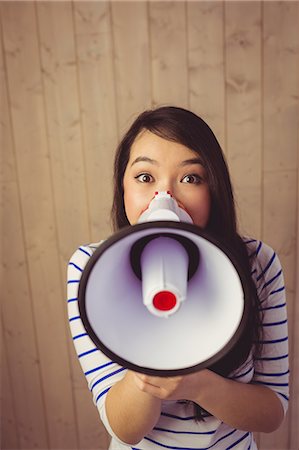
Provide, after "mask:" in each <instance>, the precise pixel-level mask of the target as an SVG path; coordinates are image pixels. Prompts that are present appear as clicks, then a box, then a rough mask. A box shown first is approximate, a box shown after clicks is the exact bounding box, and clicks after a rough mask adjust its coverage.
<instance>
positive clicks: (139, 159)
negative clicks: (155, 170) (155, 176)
mask: <svg viewBox="0 0 299 450" xmlns="http://www.w3.org/2000/svg"><path fill="white" fill-rule="evenodd" d="M139 162H149V163H151V164H155V165H156V166H157V165H158V161H156V160H155V159H151V158H148V157H147V156H138V158H136V159H134V161H133V162H132V164H131V167H132V166H133V165H134V164H136V163H139Z"/></svg>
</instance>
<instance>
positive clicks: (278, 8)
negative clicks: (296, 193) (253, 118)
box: [263, 1, 299, 170]
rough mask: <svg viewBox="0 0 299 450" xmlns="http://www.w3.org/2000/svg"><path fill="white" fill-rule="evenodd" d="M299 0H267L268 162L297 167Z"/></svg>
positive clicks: (273, 167) (278, 166)
mask: <svg viewBox="0 0 299 450" xmlns="http://www.w3.org/2000/svg"><path fill="white" fill-rule="evenodd" d="M298 9H299V5H298V2H284V1H280V2H264V3H263V15H264V28H263V44H264V64H263V70H264V84H263V90H264V119H263V120H264V163H265V168H266V170H277V169H291V170H294V169H295V168H296V167H297V159H298V153H297V152H298V148H297V145H296V142H297V139H298V54H299V43H298V23H299V17H298V14H299V13H298Z"/></svg>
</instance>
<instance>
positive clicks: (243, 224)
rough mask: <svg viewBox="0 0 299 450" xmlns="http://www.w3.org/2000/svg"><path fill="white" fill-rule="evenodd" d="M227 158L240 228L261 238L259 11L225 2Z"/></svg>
mask: <svg viewBox="0 0 299 450" xmlns="http://www.w3.org/2000/svg"><path fill="white" fill-rule="evenodd" d="M225 40H226V50H225V60H226V61H225V65H226V99H227V116H226V124H227V154H228V163H229V167H230V171H231V175H232V180H233V185H234V188H235V192H236V200H237V207H238V213H239V218H240V229H241V232H242V233H243V234H245V235H249V236H250V235H252V236H260V234H261V206H262V205H261V161H262V151H261V148H262V132H261V6H260V2H242V4H240V3H239V2H226V3H225Z"/></svg>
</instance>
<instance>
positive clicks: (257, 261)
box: [243, 238, 284, 298]
mask: <svg viewBox="0 0 299 450" xmlns="http://www.w3.org/2000/svg"><path fill="white" fill-rule="evenodd" d="M243 240H244V243H245V245H246V247H247V252H248V256H249V260H250V265H251V276H252V279H253V281H254V283H255V285H256V288H257V291H258V294H259V296H262V297H263V298H265V297H267V296H269V295H274V294H275V293H278V292H283V291H284V279H283V271H282V267H281V263H280V259H279V256H278V255H277V253H276V251H275V250H274V249H273V248H272V247H270V246H269V245H268V244H266V243H265V242H263V241H261V240H257V239H249V238H243Z"/></svg>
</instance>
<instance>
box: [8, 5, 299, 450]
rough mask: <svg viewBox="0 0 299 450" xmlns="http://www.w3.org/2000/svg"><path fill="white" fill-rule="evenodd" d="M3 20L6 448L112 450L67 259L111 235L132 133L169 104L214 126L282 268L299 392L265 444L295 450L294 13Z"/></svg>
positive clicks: (257, 231)
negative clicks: (69, 303) (80, 345)
mask: <svg viewBox="0 0 299 450" xmlns="http://www.w3.org/2000/svg"><path fill="white" fill-rule="evenodd" d="M0 12H1V23H2V29H1V39H2V47H0V76H1V80H0V81H1V86H0V88H1V92H0V96H1V109H0V113H1V118H0V125H1V136H0V138H1V142H0V147H1V167H0V171H1V173H0V175H1V207H2V209H3V212H4V213H3V220H2V221H1V223H0V226H1V227H2V228H1V231H2V235H3V241H2V254H3V255H4V256H3V261H2V272H3V280H4V283H5V295H4V302H3V307H2V316H3V330H2V331H3V343H2V347H3V348H2V366H1V369H2V381H1V382H2V389H1V395H2V398H1V401H2V411H3V412H4V414H3V417H2V426H3V437H2V441H1V447H2V448H3V449H4V450H5V449H7V450H8V449H13V448H14V449H16V448H20V449H27V450H29V449H33V448H38V449H43V450H44V449H47V448H49V449H50V448H51V449H53V450H62V449H67V448H69V449H75V448H77V449H82V450H87V449H90V450H91V449H95V448H97V449H99V450H107V448H108V442H109V438H108V435H107V433H106V431H105V430H104V428H103V426H102V424H101V422H100V419H99V416H98V412H97V409H96V408H95V407H94V405H93V402H92V398H91V394H90V392H89V391H88V389H87V386H86V381H85V377H84V376H83V374H82V371H81V369H80V367H79V363H78V360H77V357H76V356H75V352H74V349H73V345H72V342H71V339H70V334H69V330H68V323H67V317H66V301H65V269H66V263H67V261H68V259H69V257H70V255H71V253H72V252H73V251H74V250H75V248H76V247H77V245H78V244H81V243H86V242H87V241H90V240H91V241H98V240H100V239H102V238H105V237H106V236H107V235H108V234H110V221H109V212H110V205H111V199H112V189H111V188H112V165H113V156H114V151H115V147H116V144H117V142H118V140H119V138H120V136H121V135H122V133H123V131H124V130H125V129H126V128H127V127H128V126H129V125H130V124H131V122H132V120H133V119H134V118H135V117H136V115H137V114H138V113H140V112H141V111H143V110H144V109H146V108H148V107H151V106H152V105H157V104H159V105H160V104H165V103H172V104H177V105H180V106H185V107H190V109H192V110H193V111H195V112H196V113H198V114H199V115H201V116H202V117H203V118H204V119H206V120H207V122H208V123H209V124H210V126H211V127H212V129H213V130H214V132H215V134H216V135H217V137H218V139H219V140H220V143H221V144H222V146H223V147H224V149H225V152H226V155H227V157H228V162H229V166H230V169H231V172H232V176H233V181H234V185H235V189H236V193H237V200H238V205H239V211H240V214H241V230H242V231H243V232H247V233H248V234H253V235H255V236H257V237H262V238H263V239H264V240H265V241H266V242H268V243H269V244H270V245H272V246H273V247H274V248H275V249H276V250H277V253H278V254H279V256H280V259H281V261H282V264H283V268H284V272H285V278H286V285H287V292H288V309H289V323H290V356H291V368H292V372H291V381H292V383H291V392H292V396H291V401H290V408H289V413H288V418H287V420H286V421H285V422H284V424H283V426H282V427H281V428H280V429H279V430H278V431H277V432H275V433H272V434H269V435H266V434H260V435H258V436H257V438H258V441H259V443H260V446H259V448H260V450H274V449H277V450H296V449H297V448H298V432H297V431H298V430H297V429H298V426H297V423H298V420H299V417H298V395H299V394H298V388H299V384H298V360H299V355H298V350H299V346H298V345H297V342H298V326H297V323H298V311H299V308H298V304H297V303H298V263H299V255H298V252H299V250H298V252H297V254H296V240H297V248H298V214H299V210H298V195H299V192H298V189H299V185H298V150H299V149H298V98H299V92H298V90H299V80H298V76H299V70H298V57H299V42H298V39H299V36H298V32H297V28H298V23H299V17H298V15H299V3H298V2H250V1H247V2H246V1H245V2H244V1H237V2H222V1H205V2H193V1H186V2H183V1H169V2H157V1H149V2H127V1H112V2H111V1H97V2H85V1H76V2H68V1H63V2H51V1H46V2H38V1H36V2H33V1H29V2H15V1H10V2H1V4H0ZM2 49H3V55H2V53H1V51H2ZM296 221H297V222H296ZM296 223H297V225H296ZM296 226H297V228H296ZM296 264H297V266H296ZM296 267H297V271H296ZM296 279H297V287H296ZM296 339H297V340H296Z"/></svg>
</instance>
